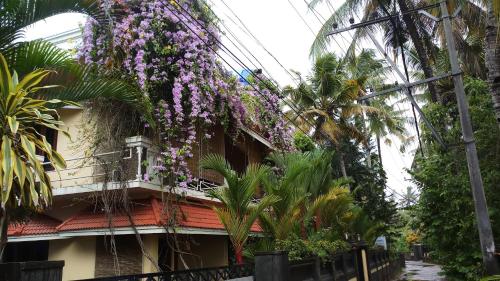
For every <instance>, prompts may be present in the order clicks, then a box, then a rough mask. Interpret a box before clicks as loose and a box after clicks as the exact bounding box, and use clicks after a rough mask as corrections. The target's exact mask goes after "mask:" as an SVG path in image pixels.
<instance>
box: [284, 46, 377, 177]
mask: <svg viewBox="0 0 500 281" xmlns="http://www.w3.org/2000/svg"><path fill="white" fill-rule="evenodd" d="M299 79H300V83H299V85H298V87H296V88H293V87H290V86H288V87H285V88H284V91H283V93H284V94H285V95H287V96H289V97H290V98H291V100H292V101H293V102H294V103H295V104H296V105H297V107H298V108H300V114H295V113H296V112H295V111H293V112H291V111H290V112H289V114H291V115H292V116H291V118H293V119H295V120H296V121H297V123H298V125H299V126H300V127H302V130H303V131H308V132H309V131H312V132H313V136H314V138H316V139H318V140H322V141H323V142H325V141H326V142H330V143H333V144H334V145H335V146H336V147H337V150H338V152H339V154H340V157H339V159H340V168H341V171H342V175H343V176H344V177H347V173H346V170H345V163H344V162H343V156H342V151H341V150H340V149H339V148H340V143H341V142H342V141H343V140H347V139H354V140H356V141H358V142H366V136H365V135H364V134H363V132H362V131H361V130H359V129H358V128H357V127H356V125H355V124H354V122H353V120H352V118H353V117H355V116H361V115H362V114H363V112H368V111H375V109H374V108H372V107H369V106H365V105H361V104H359V103H356V100H357V98H358V97H359V88H358V86H359V85H358V83H357V82H356V81H354V80H351V79H348V76H347V74H346V69H345V63H344V61H343V60H340V59H338V58H337V57H336V56H335V54H331V53H330V54H326V55H324V56H321V57H319V58H318V59H317V60H316V62H315V63H314V67H313V70H312V74H311V76H310V77H309V78H308V81H307V82H306V81H304V80H302V78H301V77H299Z"/></svg>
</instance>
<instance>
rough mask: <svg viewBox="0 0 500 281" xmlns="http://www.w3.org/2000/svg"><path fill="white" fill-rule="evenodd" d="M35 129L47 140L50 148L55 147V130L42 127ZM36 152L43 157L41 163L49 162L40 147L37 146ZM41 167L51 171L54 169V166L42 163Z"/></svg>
mask: <svg viewBox="0 0 500 281" xmlns="http://www.w3.org/2000/svg"><path fill="white" fill-rule="evenodd" d="M37 131H38V132H39V133H40V134H42V135H43V136H45V138H46V139H47V142H48V143H49V144H50V145H51V146H52V149H54V150H56V149H57V131H56V130H54V129H50V128H46V127H42V128H39V129H37ZM36 154H37V155H40V156H42V157H43V163H48V162H49V158H48V157H47V155H46V153H44V152H42V151H41V150H40V149H38V148H37V150H36ZM40 158H41V157H40ZM40 160H42V159H40ZM43 168H44V169H45V171H53V170H54V167H52V166H51V165H47V164H45V165H43Z"/></svg>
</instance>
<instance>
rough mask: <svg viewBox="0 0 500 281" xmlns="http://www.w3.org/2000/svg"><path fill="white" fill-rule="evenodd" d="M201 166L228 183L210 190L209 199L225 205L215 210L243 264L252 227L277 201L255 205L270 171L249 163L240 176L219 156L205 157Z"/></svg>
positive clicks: (266, 198)
mask: <svg viewBox="0 0 500 281" xmlns="http://www.w3.org/2000/svg"><path fill="white" fill-rule="evenodd" d="M200 165H201V167H202V168H204V169H208V170H213V171H215V172H217V173H219V174H220V175H222V176H223V177H224V179H225V184H224V185H223V186H221V187H219V188H216V189H213V190H211V191H210V192H209V196H211V197H213V198H216V199H218V200H219V201H220V202H221V203H222V206H221V207H214V208H213V209H214V211H215V213H216V214H217V216H218V218H219V220H220V221H221V222H222V224H223V225H224V227H225V229H226V231H227V232H228V234H229V237H230V240H231V243H232V244H233V247H234V250H235V256H236V262H237V263H239V264H240V263H242V262H243V256H242V253H243V246H244V245H245V243H246V241H247V239H248V236H249V234H250V232H251V228H252V226H253V225H254V223H255V221H256V220H257V218H258V216H259V215H260V214H261V213H262V212H263V210H264V209H265V208H267V207H268V206H269V205H270V204H272V203H273V202H275V201H276V200H277V198H276V197H275V196H264V197H262V198H260V199H259V201H258V203H254V199H256V192H257V187H258V186H259V185H260V184H261V182H262V179H263V177H264V176H265V175H266V173H268V168H267V167H265V166H261V165H258V164H250V165H249V166H248V167H247V169H246V171H245V173H243V174H241V175H239V174H238V173H237V172H236V171H234V170H233V169H232V167H231V165H230V164H229V163H228V162H227V161H226V160H225V159H224V157H223V156H221V155H218V154H209V155H207V156H205V157H204V158H203V159H202V160H201V162H200Z"/></svg>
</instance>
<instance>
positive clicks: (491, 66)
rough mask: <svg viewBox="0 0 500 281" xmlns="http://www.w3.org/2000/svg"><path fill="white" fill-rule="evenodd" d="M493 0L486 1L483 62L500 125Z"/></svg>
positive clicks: (499, 53)
mask: <svg viewBox="0 0 500 281" xmlns="http://www.w3.org/2000/svg"><path fill="white" fill-rule="evenodd" d="M493 1H494V0H489V1H488V7H487V8H488V18H487V21H486V35H485V63H486V68H487V69H488V76H487V78H488V86H489V88H490V93H491V98H492V99H493V107H494V110H495V115H496V118H497V122H498V125H499V126H500V38H499V35H500V34H498V28H500V26H499V25H498V20H497V17H496V16H495V13H494V11H493Z"/></svg>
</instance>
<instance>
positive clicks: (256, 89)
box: [166, 0, 326, 140]
mask: <svg viewBox="0 0 500 281" xmlns="http://www.w3.org/2000/svg"><path fill="white" fill-rule="evenodd" d="M173 2H175V3H177V4H179V3H178V2H177V1H176V0H173ZM178 7H180V8H181V9H182V10H183V11H184V12H185V13H187V14H188V15H189V17H191V18H192V19H193V20H194V21H195V23H197V24H199V23H198V22H197V21H196V18H194V16H192V15H191V14H190V13H189V11H187V10H186V9H185V8H184V7H182V6H181V5H178ZM166 8H167V9H168V10H169V11H170V12H172V13H173V14H174V15H175V16H176V17H177V18H178V19H179V21H180V22H181V23H182V24H184V26H185V27H187V28H188V29H189V30H190V31H191V32H192V33H193V34H195V35H196V36H197V37H198V38H199V39H200V40H202V41H203V42H204V43H205V44H206V45H207V47H209V48H210V49H211V50H212V51H213V52H214V53H215V54H217V56H219V58H220V59H222V60H223V61H224V62H225V63H226V64H227V65H228V66H229V67H230V68H231V69H232V70H233V71H235V72H236V73H237V74H238V76H240V78H242V79H243V80H245V81H246V82H247V83H248V84H249V85H250V86H251V87H252V88H253V89H254V90H255V91H256V92H257V93H258V94H259V95H261V96H262V97H263V98H264V99H266V100H267V101H268V102H270V100H269V98H268V97H267V96H266V95H264V94H263V93H262V92H261V91H260V90H259V89H258V88H256V87H255V86H254V85H253V83H250V82H249V81H248V80H247V79H246V77H244V76H243V75H241V74H240V73H238V72H237V70H236V69H235V68H234V67H233V66H232V65H231V64H229V63H228V62H227V61H226V60H225V59H224V58H223V57H222V56H221V55H220V54H218V53H217V52H216V50H214V49H213V48H212V47H211V46H210V44H208V43H207V42H205V41H204V40H203V38H202V37H201V36H200V35H198V33H196V32H195V31H194V30H193V29H192V28H191V27H190V26H189V25H188V24H186V23H185V22H184V21H183V19H182V18H181V17H180V16H179V15H178V14H177V13H175V11H173V10H171V9H170V8H169V7H168V6H166ZM200 26H201V27H202V28H203V29H205V30H206V31H207V33H208V34H210V35H211V36H212V38H213V39H215V40H216V41H217V42H218V43H219V44H220V45H221V46H222V47H224V48H225V49H226V50H227V51H228V52H229V53H230V54H231V55H232V56H233V59H237V60H238V61H239V62H240V63H241V64H242V65H243V66H244V67H245V68H246V69H248V67H247V66H246V65H245V64H243V63H242V62H241V60H239V58H238V57H237V56H235V55H234V54H233V53H232V52H231V51H230V50H229V49H227V47H226V46H225V45H224V44H222V42H220V40H218V39H217V38H216V37H215V36H213V35H212V34H211V33H210V32H209V30H208V29H206V28H205V27H204V26H203V25H200ZM223 51H224V50H223ZM224 52H225V53H226V54H228V53H227V52H226V51H224ZM228 55H229V54H228ZM237 63H238V62H237ZM251 72H252V73H253V71H251ZM255 77H256V78H258V79H260V78H259V77H258V76H257V75H255ZM261 81H263V80H261ZM277 113H279V114H281V115H283V116H284V117H285V118H286V119H288V120H289V121H290V122H291V123H292V124H293V125H294V126H296V127H297V128H298V129H299V130H301V131H302V132H303V133H304V134H305V135H306V136H309V134H308V133H307V132H305V131H303V130H302V129H301V128H300V126H297V125H296V124H295V123H294V122H293V120H291V119H290V118H289V117H288V116H287V115H285V114H284V113H283V112H281V110H278V112H277ZM298 114H300V113H298ZM321 133H322V134H323V132H321ZM324 136H326V135H324ZM311 140H312V139H311Z"/></svg>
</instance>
